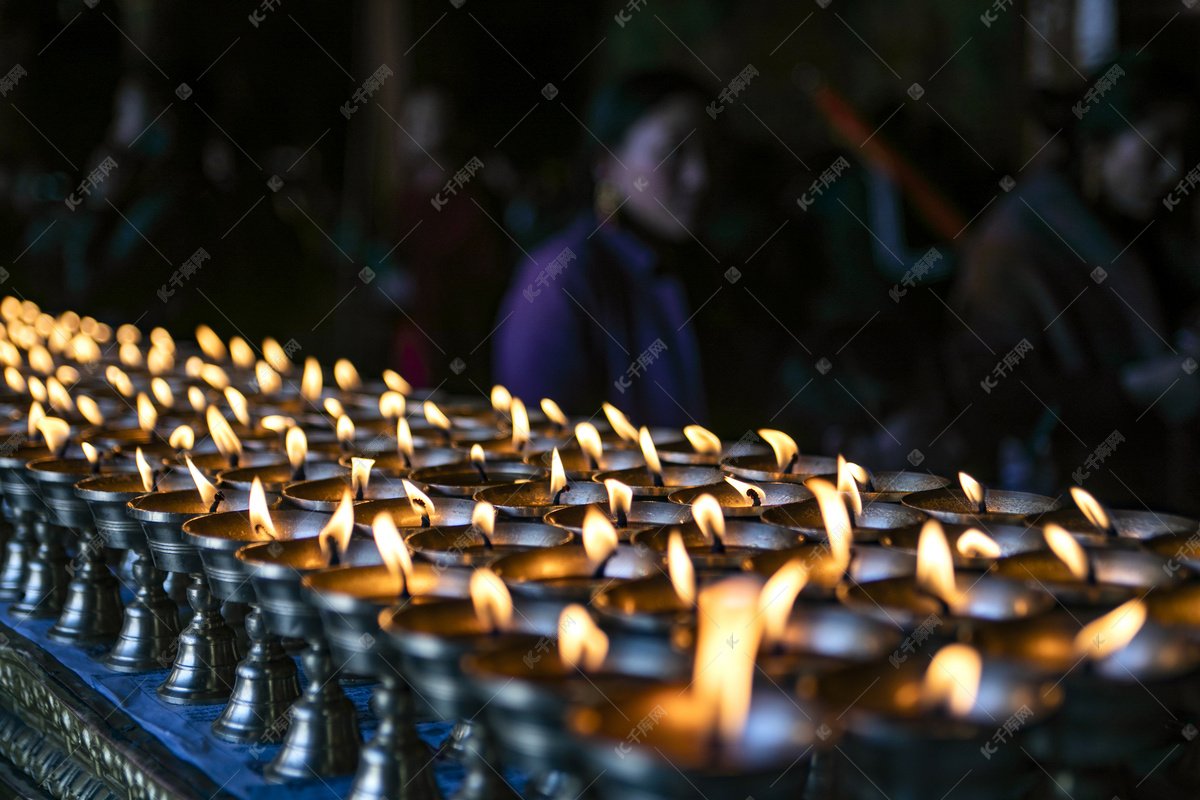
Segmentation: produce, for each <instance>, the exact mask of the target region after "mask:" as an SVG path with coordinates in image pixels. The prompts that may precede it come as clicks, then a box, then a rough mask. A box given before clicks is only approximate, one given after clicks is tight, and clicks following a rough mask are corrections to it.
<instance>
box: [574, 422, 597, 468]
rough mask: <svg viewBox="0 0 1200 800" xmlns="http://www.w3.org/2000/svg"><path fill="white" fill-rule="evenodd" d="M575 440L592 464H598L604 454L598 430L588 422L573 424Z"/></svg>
mask: <svg viewBox="0 0 1200 800" xmlns="http://www.w3.org/2000/svg"><path fill="white" fill-rule="evenodd" d="M575 441H577V442H579V449H580V450H582V451H583V452H584V455H586V456H587V457H588V459H589V460H590V461H591V463H592V464H595V465H597V466H599V464H600V458H601V456H602V455H603V454H604V444H603V443H602V442H601V441H600V432H599V431H598V430H596V426H595V425H593V424H592V423H590V422H581V423H579V424H578V425H576V426H575Z"/></svg>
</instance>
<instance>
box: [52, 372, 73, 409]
mask: <svg viewBox="0 0 1200 800" xmlns="http://www.w3.org/2000/svg"><path fill="white" fill-rule="evenodd" d="M46 399H47V400H48V401H49V402H50V408H52V409H54V410H55V411H61V412H64V413H67V414H69V413H71V412H72V411H74V410H75V401H73V400H72V399H71V393H70V392H68V391H67V389H66V387H65V386H63V385H62V383H61V382H60V381H59V380H58V378H47V379H46Z"/></svg>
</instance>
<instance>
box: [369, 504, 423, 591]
mask: <svg viewBox="0 0 1200 800" xmlns="http://www.w3.org/2000/svg"><path fill="white" fill-rule="evenodd" d="M371 532H372V533H373V534H374V535H375V546H376V547H378V548H379V556H380V557H381V558H382V559H383V563H384V565H385V566H386V567H387V570H388V572H390V573H391V575H392V577H393V578H394V579H395V581H396V594H400V593H401V592H403V591H404V588H405V587H406V586H411V580H412V573H413V563H412V555H411V554H410V553H409V552H408V545H407V544H405V543H404V538H403V537H401V536H400V531H399V530H397V529H396V520H394V519H392V515H391V514H388V513H387V512H386V511H385V512H383V513H382V514H377V515H376V516H375V521H374V522H372V523H371Z"/></svg>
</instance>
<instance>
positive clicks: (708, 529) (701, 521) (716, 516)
mask: <svg viewBox="0 0 1200 800" xmlns="http://www.w3.org/2000/svg"><path fill="white" fill-rule="evenodd" d="M692 518H693V519H694V520H696V526H697V527H699V528H700V530H701V531H703V533H704V535H705V536H706V537H708V538H709V539H712V540H714V541H716V540H720V539H724V538H725V512H724V511H722V510H721V503H720V501H718V500H717V498H715V497H713V496H712V495H711V494H707V493H705V494H702V495H700V496H699V497H697V498H696V499H695V501H693V502H692Z"/></svg>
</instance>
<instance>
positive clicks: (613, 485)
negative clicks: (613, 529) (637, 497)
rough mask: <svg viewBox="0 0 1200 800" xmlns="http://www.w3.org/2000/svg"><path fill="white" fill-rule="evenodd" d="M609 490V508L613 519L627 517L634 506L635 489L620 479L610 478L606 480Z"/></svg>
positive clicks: (605, 486) (605, 483) (606, 486)
mask: <svg viewBox="0 0 1200 800" xmlns="http://www.w3.org/2000/svg"><path fill="white" fill-rule="evenodd" d="M604 488H605V489H607V490H608V510H609V512H610V513H611V514H612V518H613V519H626V518H627V517H628V516H629V509H630V508H632V507H633V489H631V488H630V487H628V486H626V485H625V484H623V483H621V482H620V481H618V480H615V479H613V478H609V479H608V480H606V481H605V482H604Z"/></svg>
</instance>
